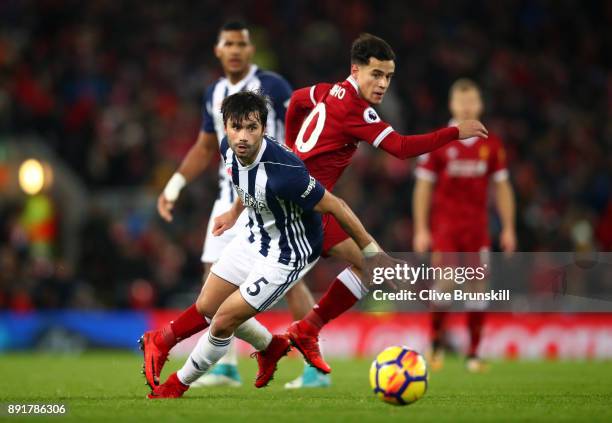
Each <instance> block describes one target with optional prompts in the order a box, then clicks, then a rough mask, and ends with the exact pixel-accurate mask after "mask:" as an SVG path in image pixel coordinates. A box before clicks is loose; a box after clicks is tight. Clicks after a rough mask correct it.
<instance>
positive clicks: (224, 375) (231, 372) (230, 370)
mask: <svg viewBox="0 0 612 423" xmlns="http://www.w3.org/2000/svg"><path fill="white" fill-rule="evenodd" d="M211 267H212V263H206V262H205V263H204V266H203V268H204V277H203V283H204V282H206V278H207V276H208V274H209V273H210V268H211ZM241 385H242V380H241V378H240V373H239V372H238V353H237V351H236V343H235V342H231V343H230V347H229V350H228V352H227V354H225V355H224V356H223V357H221V359H220V360H219V361H218V362H217V364H216V365H215V366H214V367H213V368H212V369H211V370H210V371H209V372H208V373H205V374H204V375H202V377H201V378H199V379H198V380H196V381H195V382H193V383H192V384H191V385H190V386H191V387H192V388H198V387H205V386H231V387H239V386H241Z"/></svg>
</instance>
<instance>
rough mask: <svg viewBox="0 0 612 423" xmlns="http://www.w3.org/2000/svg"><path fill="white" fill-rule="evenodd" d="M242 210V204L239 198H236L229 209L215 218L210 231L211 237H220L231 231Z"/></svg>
mask: <svg viewBox="0 0 612 423" xmlns="http://www.w3.org/2000/svg"><path fill="white" fill-rule="evenodd" d="M243 210H244V204H242V200H240V198H236V201H234V204H233V205H232V208H231V209H229V210H228V211H226V212H225V213H223V214H220V215H219V216H217V217H215V220H214V226H213V230H212V233H213V235H214V236H220V235H222V234H223V232H225V231H227V230H228V229H231V228H232V227H233V226H234V225H235V224H236V221H237V220H238V217H239V216H240V214H241V213H242V211H243Z"/></svg>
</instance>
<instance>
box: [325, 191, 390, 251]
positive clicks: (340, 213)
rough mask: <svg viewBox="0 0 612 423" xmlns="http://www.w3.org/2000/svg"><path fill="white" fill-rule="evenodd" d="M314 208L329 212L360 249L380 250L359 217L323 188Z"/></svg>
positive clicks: (342, 201)
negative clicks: (321, 196) (323, 191)
mask: <svg viewBox="0 0 612 423" xmlns="http://www.w3.org/2000/svg"><path fill="white" fill-rule="evenodd" d="M314 210H315V211H316V212H319V213H330V214H331V215H333V216H334V217H335V218H336V219H337V220H338V223H340V226H342V229H344V230H345V231H346V233H347V234H349V235H350V237H351V238H353V239H354V240H355V242H356V243H357V245H358V246H359V248H360V249H361V250H362V251H363V250H364V249H366V251H367V249H368V248H370V249H375V250H373V251H372V252H373V253H376V252H379V251H380V249H379V248H378V247H377V244H376V241H374V238H372V236H371V235H370V234H369V233H368V232H367V231H366V229H365V228H364V227H363V224H362V223H361V221H360V220H359V218H358V217H357V216H355V214H354V213H353V211H352V210H351V209H350V207H349V206H348V205H347V204H346V203H345V202H344V200H342V199H340V198H338V197H336V196H335V195H333V194H332V193H330V192H329V191H327V190H325V194H323V198H321V200H320V201H319V203H318V204H317V205H316V206H315V207H314Z"/></svg>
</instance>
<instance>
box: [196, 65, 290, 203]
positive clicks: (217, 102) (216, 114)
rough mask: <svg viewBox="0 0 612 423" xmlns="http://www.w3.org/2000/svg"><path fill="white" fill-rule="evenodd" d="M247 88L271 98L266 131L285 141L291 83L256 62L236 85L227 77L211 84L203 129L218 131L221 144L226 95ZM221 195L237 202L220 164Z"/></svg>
mask: <svg viewBox="0 0 612 423" xmlns="http://www.w3.org/2000/svg"><path fill="white" fill-rule="evenodd" d="M244 90H249V91H256V90H261V91H262V93H263V94H265V95H267V96H268V97H269V98H270V100H271V103H272V104H271V105H270V106H269V107H268V121H267V122H266V133H267V134H268V135H270V136H271V137H274V138H276V139H277V140H278V141H279V142H281V143H282V144H284V143H285V113H286V111H287V106H288V105H289V99H290V98H291V93H292V89H291V86H290V85H289V83H288V82H287V81H286V80H285V79H284V78H283V77H281V76H280V75H278V74H276V73H274V72H267V71H263V70H261V69H259V68H258V67H257V66H255V65H251V68H250V70H249V73H248V74H247V76H245V77H244V79H243V80H242V81H240V82H238V83H236V84H232V83H231V82H230V81H229V80H228V79H227V78H225V77H223V78H219V79H218V80H217V81H216V82H214V83H213V84H211V85H209V86H208V88H207V89H206V92H205V94H204V107H203V119H202V131H204V132H207V133H215V134H217V139H218V140H219V143H220V142H221V140H222V139H223V137H224V136H225V128H224V127H223V116H222V115H221V103H223V100H224V99H225V97H227V96H230V95H232V94H236V93H237V92H239V91H244ZM218 198H219V199H222V200H225V201H227V202H228V203H229V204H231V203H233V202H234V190H233V189H232V187H231V183H230V181H229V179H228V178H227V175H226V174H225V172H223V166H222V165H221V166H220V167H219V196H218Z"/></svg>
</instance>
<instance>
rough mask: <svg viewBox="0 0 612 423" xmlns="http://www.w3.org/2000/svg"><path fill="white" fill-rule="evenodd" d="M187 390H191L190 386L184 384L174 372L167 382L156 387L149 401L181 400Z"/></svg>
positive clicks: (149, 396)
mask: <svg viewBox="0 0 612 423" xmlns="http://www.w3.org/2000/svg"><path fill="white" fill-rule="evenodd" d="M187 389H189V385H185V384H183V383H182V382H181V381H180V380H179V378H178V376H177V375H176V372H174V373H172V374H171V375H170V377H169V378H168V380H167V381H165V382H164V383H162V384H161V385H159V386H156V387H155V389H153V392H151V393H150V394H149V395H147V397H148V398H149V399H164V398H180V397H182V396H183V394H184V393H185V392H186V391H187Z"/></svg>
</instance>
